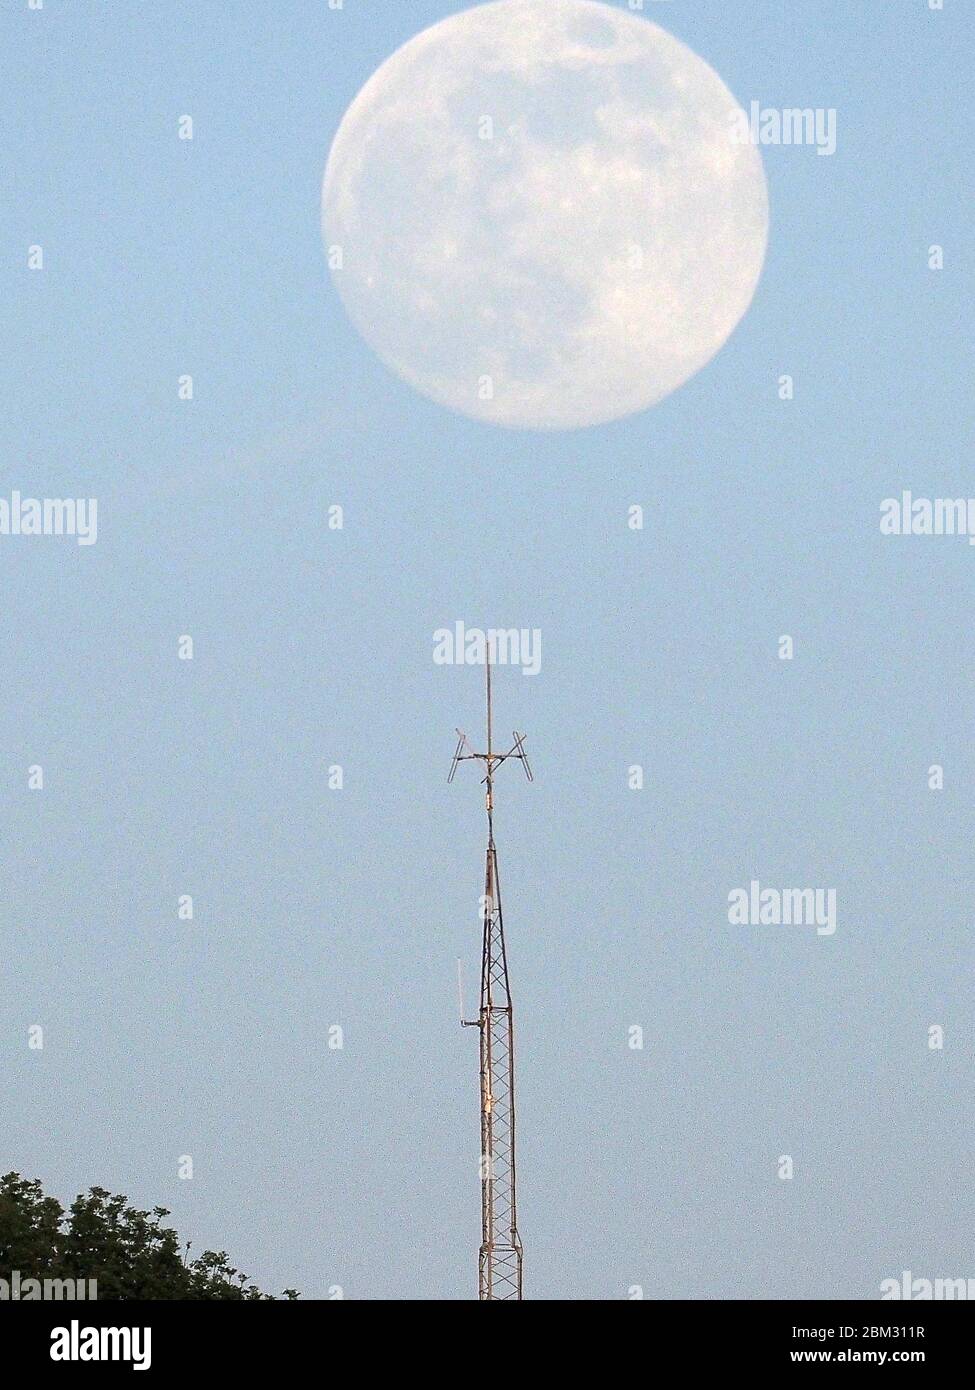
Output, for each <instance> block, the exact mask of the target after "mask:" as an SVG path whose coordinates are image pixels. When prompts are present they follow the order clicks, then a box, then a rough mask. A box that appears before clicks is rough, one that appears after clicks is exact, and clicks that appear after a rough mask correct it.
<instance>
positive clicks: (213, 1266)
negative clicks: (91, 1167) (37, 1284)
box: [0, 1173, 298, 1301]
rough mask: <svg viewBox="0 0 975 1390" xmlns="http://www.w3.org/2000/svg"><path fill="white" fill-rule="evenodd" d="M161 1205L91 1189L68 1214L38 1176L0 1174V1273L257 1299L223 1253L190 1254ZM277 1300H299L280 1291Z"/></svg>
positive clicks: (118, 1291) (117, 1295)
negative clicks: (133, 1203) (133, 1202)
mask: <svg viewBox="0 0 975 1390" xmlns="http://www.w3.org/2000/svg"><path fill="white" fill-rule="evenodd" d="M168 1215H169V1212H168V1211H167V1210H166V1208H165V1207H153V1209H152V1211H151V1212H150V1211H139V1210H138V1209H137V1208H136V1207H130V1206H129V1204H128V1198H127V1197H120V1196H113V1195H112V1194H111V1193H110V1192H107V1191H106V1190H105V1188H103V1187H93V1188H91V1189H90V1191H89V1192H88V1194H87V1195H86V1196H85V1195H82V1196H78V1197H77V1198H76V1199H75V1200H74V1202H72V1204H71V1206H70V1208H69V1210H68V1211H67V1212H65V1210H64V1208H63V1207H62V1206H61V1204H60V1202H58V1201H57V1200H56V1199H55V1198H54V1197H46V1196H45V1195H44V1190H43V1188H42V1187H41V1184H40V1181H39V1180H38V1179H37V1178H33V1179H29V1178H22V1177H21V1176H20V1174H19V1173H6V1174H5V1175H4V1176H3V1177H2V1178H0V1278H3V1279H7V1280H9V1279H10V1278H11V1276H12V1274H13V1271H14V1270H19V1272H20V1277H21V1279H22V1280H23V1279H28V1278H30V1279H97V1280H98V1298H99V1301H102V1300H112V1299H130V1298H132V1299H223V1298H227V1299H261V1300H273V1299H274V1297H275V1296H274V1294H265V1293H262V1292H261V1290H260V1289H259V1288H257V1286H256V1285H255V1284H252V1283H250V1282H249V1281H248V1278H247V1275H246V1274H242V1273H241V1271H240V1270H238V1269H234V1267H233V1266H232V1265H231V1263H230V1260H229V1257H228V1256H227V1254H226V1253H225V1252H224V1251H222V1250H219V1251H214V1250H205V1251H204V1252H203V1254H202V1255H199V1256H198V1257H197V1258H196V1259H195V1260H190V1258H189V1251H190V1246H189V1244H187V1245H186V1247H185V1251H184V1252H181V1251H180V1246H179V1238H178V1236H177V1234H176V1232H175V1231H174V1230H172V1228H171V1227H169V1226H164V1225H163V1224H162V1222H163V1220H164V1219H165V1217H167V1216H168ZM281 1297H282V1298H287V1299H293V1298H297V1297H298V1294H297V1293H296V1292H295V1290H294V1289H285V1290H284V1292H283V1294H282V1295H281Z"/></svg>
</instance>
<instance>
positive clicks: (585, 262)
mask: <svg viewBox="0 0 975 1390" xmlns="http://www.w3.org/2000/svg"><path fill="white" fill-rule="evenodd" d="M738 109H739V107H738V102H737V101H736V100H735V98H734V97H733V96H732V94H731V93H730V92H729V90H728V89H727V87H726V86H725V85H724V83H723V82H722V80H721V78H720V77H719V76H718V75H717V73H716V72H715V71H714V70H713V69H712V68H711V67H709V66H708V64H707V63H706V62H704V60H703V59H702V58H699V57H698V56H697V54H695V53H694V52H692V51H691V49H689V48H688V47H687V46H686V45H685V44H683V43H681V42H680V41H679V40H678V39H676V38H674V37H673V35H671V34H669V33H667V32H666V30H664V29H661V28H660V27H659V26H658V25H656V24H652V23H650V22H649V21H647V20H645V19H643V18H640V17H638V16H636V15H633V14H627V13H622V12H620V11H618V10H615V9H612V8H610V7H609V6H608V5H604V4H598V3H593V0H497V3H493V4H487V5H481V6H478V7H477V8H475V9H471V10H465V11H462V12H461V13H459V14H456V15H453V16H451V17H450V18H448V19H445V20H443V21H442V22H440V23H438V24H435V25H433V26H432V27H431V28H429V29H426V30H424V31H423V32H422V33H420V34H418V35H417V36H416V37H415V38H413V39H411V40H410V41H409V42H408V43H406V44H404V45H403V47H402V48H400V49H399V50H398V51H397V52H395V53H394V54H393V55H392V57H391V58H389V59H388V60H387V61H386V62H385V63H383V65H382V66H381V67H380V68H379V69H378V71H377V72H376V73H374V75H373V76H372V77H371V78H370V79H369V81H368V82H367V83H366V84H365V86H364V87H363V88H362V90H361V91H360V92H359V95H358V96H357V97H356V98H355V100H354V101H353V103H352V105H351V106H350V107H349V109H348V111H347V112H346V115H345V117H344V118H343V120H342V123H341V126H340V127H339V130H338V134H337V135H336V137H335V141H334V144H333V146H332V149H331V153H330V155H329V159H328V165H327V167H326V170H325V179H324V186H323V190H322V226H323V234H324V239H325V244H326V249H327V252H328V257H329V264H330V266H331V267H332V275H333V278H334V281H335V284H336V287H337V289H338V292H339V295H340V296H341V299H342V301H343V303H344V305H345V308H346V310H347V312H348V314H349V317H350V318H351V319H352V322H353V323H354V324H355V326H356V327H357V328H358V330H359V332H360V333H361V334H362V336H363V337H364V338H365V339H366V341H367V342H368V343H369V344H370V345H371V346H372V347H373V348H374V349H375V351H376V352H377V353H378V355H379V356H380V357H381V358H382V360H383V361H384V362H385V363H386V364H387V366H389V367H390V368H392V370H393V371H394V372H396V373H398V374H399V376H401V377H402V378H403V379H404V380H406V381H408V382H409V383H410V384H411V385H412V386H414V387H415V388H416V389H417V390H418V391H420V392H422V393H423V394H424V395H425V396H428V397H430V398H431V399H432V400H434V401H438V402H440V403H441V404H442V405H444V406H447V407H449V408H450V409H452V410H456V411H460V412H462V413H463V414H466V415H469V416H473V417H474V418H475V419H478V420H484V421H490V422H492V423H494V424H496V425H504V426H510V427H516V428H531V429H573V428H578V427H581V426H587V425H595V424H600V423H603V422H605V421H609V420H617V419H621V418H623V417H625V416H627V415H630V414H632V413H634V412H636V411H640V410H645V409H646V408H647V407H649V406H652V405H654V404H656V403H657V402H658V401H661V400H663V399H664V397H665V396H668V395H669V394H670V393H671V392H672V391H675V390H676V389H677V388H678V387H679V386H681V385H682V384H683V383H684V382H685V381H687V380H688V378H689V377H691V376H693V375H694V374H695V372H698V371H700V369H701V368H702V367H703V366H705V364H706V363H707V362H709V361H710V360H711V358H712V357H714V355H715V354H716V353H717V352H718V351H719V350H720V349H721V347H722V346H723V345H724V343H725V342H726V341H727V339H728V338H729V336H730V335H731V333H732V332H733V330H734V328H735V326H736V324H737V323H738V322H739V320H740V319H741V317H742V315H743V314H744V313H745V311H746V310H747V308H748V306H749V304H750V302H751V299H752V296H753V294H754V292H755V286H756V284H757V283H758V279H759V276H760V274H761V270H762V264H763V262H764V259H765V251H766V247H767V244H768V194H767V189H766V183H765V174H764V170H763V167H762V160H761V156H760V154H759V152H758V150H757V148H756V147H755V146H754V145H752V144H750V143H745V142H741V141H740V136H739V141H738V142H736V140H735V138H734V133H735V124H734V116H735V113H737V111H738Z"/></svg>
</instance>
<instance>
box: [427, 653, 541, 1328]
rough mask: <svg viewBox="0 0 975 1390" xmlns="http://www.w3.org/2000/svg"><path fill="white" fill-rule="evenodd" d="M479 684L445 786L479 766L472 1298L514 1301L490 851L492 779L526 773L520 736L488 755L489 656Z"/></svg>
mask: <svg viewBox="0 0 975 1390" xmlns="http://www.w3.org/2000/svg"><path fill="white" fill-rule="evenodd" d="M485 669H486V685H487V752H486V753H476V752H475V751H474V749H473V748H472V747H471V745H470V744H469V743H468V741H467V737H466V735H465V734H463V733H461V731H460V730H459V729H458V730H457V736H458V743H457V750H456V752H455V753H454V761H453V763H452V765H451V768H450V776H449V777H448V778H447V780H448V782H452V781H453V780H454V774H455V773H456V771H457V764H458V763H462V762H470V761H477V762H483V763H484V765H485V772H486V775H485V777H484V782H485V785H486V789H487V795H486V804H487V821H488V843H487V858H486V863H485V870H484V897H483V899H482V904H481V910H482V918H483V924H484V934H483V939H482V943H481V1008H480V1013H479V1015H478V1017H477V1018H476V1019H474V1020H471V1021H467V1020H464V1019H462V1020H461V1022H462V1023H463V1024H464V1027H466V1028H478V1029H479V1030H480V1057H481V1248H480V1251H479V1254H478V1297H479V1298H480V1299H481V1300H482V1301H485V1300H492V1299H502V1298H505V1299H520V1298H521V1296H522V1295H521V1288H522V1278H521V1269H522V1249H521V1240H520V1238H519V1235H518V1220H517V1202H516V1197H515V1037H514V1025H513V1020H512V1007H511V989H510V986H509V983H508V961H507V955H506V953H505V944H504V922H503V919H502V916H501V884H500V881H499V879H498V855H497V850H496V849H495V846H494V773H495V769H496V768H497V767H499V766H500V765H501V763H503V762H507V761H508V759H509V758H517V759H518V760H519V761H520V762H521V764H522V766H523V768H524V769H525V775H526V776H527V778H528V780H529V782H530V781H531V780H532V771H531V767H530V766H529V763H528V757H527V755H526V753H525V749H524V736H523V735H522V734H519V733H517V732H516V733H515V734H514V745H513V747H512V748H511V751H510V752H508V753H502V754H498V753H495V751H494V744H493V741H492V740H493V733H492V711H491V654H490V649H489V650H488V652H487V655H486V660H485Z"/></svg>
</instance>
